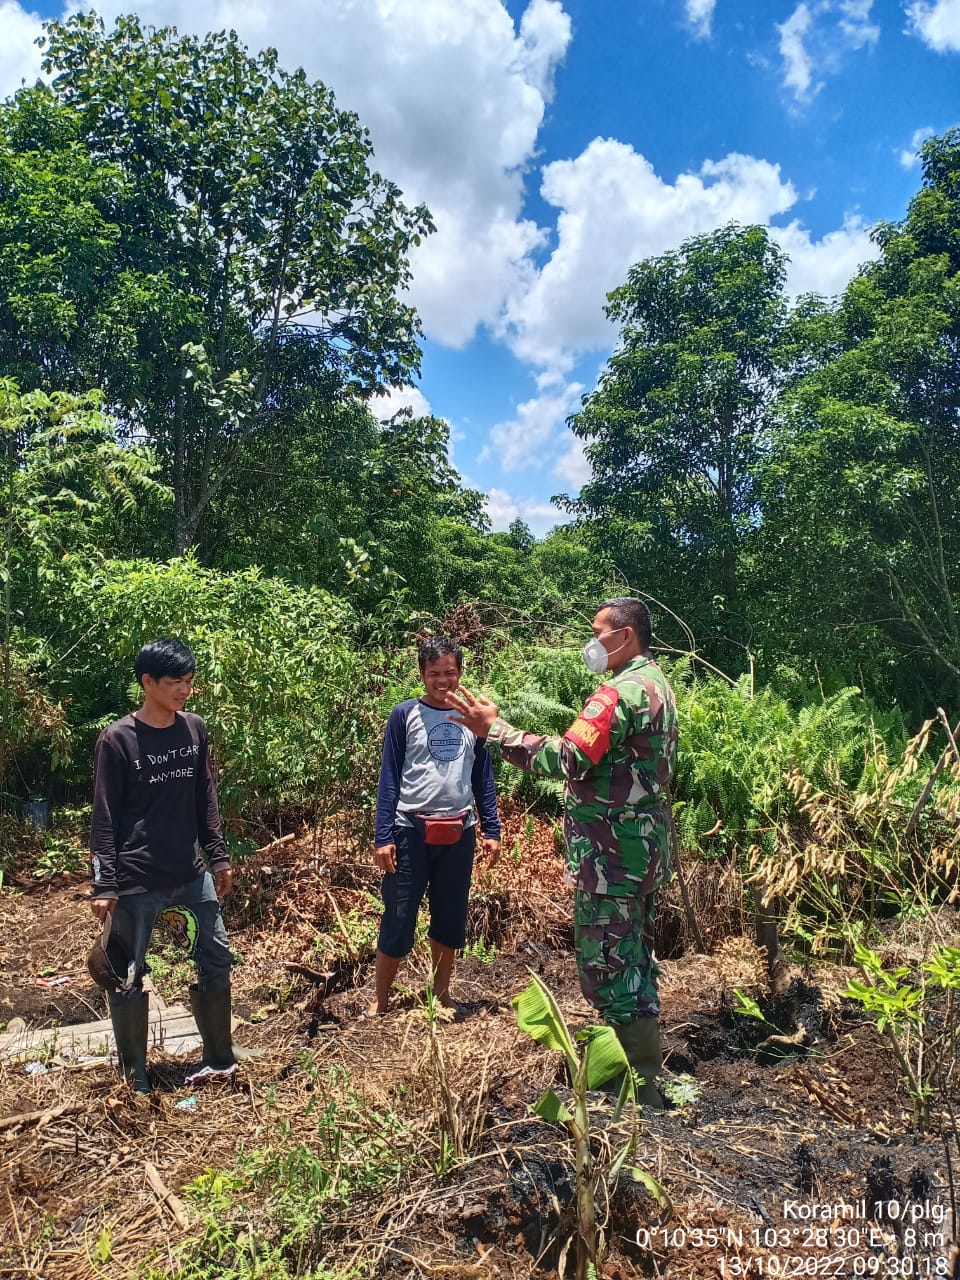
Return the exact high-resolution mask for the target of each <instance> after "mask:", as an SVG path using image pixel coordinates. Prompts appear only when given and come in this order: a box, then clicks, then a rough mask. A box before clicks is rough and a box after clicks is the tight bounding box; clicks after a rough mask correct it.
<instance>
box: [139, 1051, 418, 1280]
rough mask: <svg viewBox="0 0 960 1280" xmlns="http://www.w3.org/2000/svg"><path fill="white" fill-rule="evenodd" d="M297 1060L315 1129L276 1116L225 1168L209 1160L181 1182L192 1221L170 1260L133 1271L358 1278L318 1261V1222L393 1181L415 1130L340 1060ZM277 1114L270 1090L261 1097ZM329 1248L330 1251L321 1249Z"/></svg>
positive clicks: (178, 1278)
mask: <svg viewBox="0 0 960 1280" xmlns="http://www.w3.org/2000/svg"><path fill="white" fill-rule="evenodd" d="M301 1067H302V1069H303V1070H304V1071H305V1073H306V1074H307V1076H308V1077H309V1087H310V1088H311V1089H312V1090H313V1092H312V1094H311V1096H310V1098H309V1101H308V1102H307V1104H306V1111H305V1114H306V1116H307V1117H308V1118H311V1119H312V1122H313V1129H312V1132H311V1131H309V1130H308V1131H306V1132H304V1131H303V1130H302V1129H301V1130H300V1131H299V1132H298V1134H297V1135H296V1137H295V1136H294V1133H293V1126H292V1122H291V1121H290V1120H288V1119H282V1118H275V1119H274V1120H273V1123H272V1124H270V1126H269V1129H268V1130H266V1129H265V1131H263V1132H261V1133H258V1134H257V1135H256V1140H255V1143H254V1144H251V1145H249V1146H246V1145H245V1146H243V1147H241V1149H240V1151H239V1153H238V1155H237V1158H236V1160H235V1161H234V1163H233V1165H232V1166H231V1167H230V1168H228V1169H223V1170H213V1169H209V1170H207V1171H205V1172H204V1173H202V1174H201V1175H200V1176H199V1177H198V1178H195V1179H194V1181H193V1182H191V1183H190V1184H188V1186H186V1187H185V1188H184V1192H183V1194H184V1198H185V1200H186V1202H187V1203H188V1204H189V1205H190V1207H191V1208H192V1209H193V1211H194V1212H195V1214H196V1215H197V1217H198V1218H199V1222H200V1229H199V1231H198V1232H197V1233H196V1234H194V1235H193V1236H191V1237H190V1238H189V1239H187V1240H185V1241H184V1242H183V1243H182V1244H181V1245H180V1246H179V1248H178V1250H177V1255H176V1264H175V1267H174V1268H173V1269H164V1268H158V1267H155V1266H148V1267H146V1268H144V1269H143V1270H141V1272H140V1276H141V1280H208V1278H209V1277H210V1276H214V1275H215V1276H217V1277H218V1280H259V1278H262V1280H268V1278H269V1280H288V1278H289V1280H292V1278H293V1277H294V1276H296V1277H299V1278H300V1280H355V1278H356V1280H358V1278H359V1276H360V1274H361V1273H360V1272H358V1271H354V1270H338V1269H336V1268H330V1267H329V1266H325V1265H324V1264H323V1262H322V1255H323V1254H324V1252H325V1250H324V1247H323V1231H324V1229H325V1227H326V1226H327V1225H328V1224H329V1223H330V1221H331V1220H332V1219H334V1218H335V1217H338V1216H340V1215H342V1214H343V1213H344V1211H345V1210H347V1209H348V1207H349V1205H350V1204H351V1203H352V1202H354V1201H355V1200H357V1199H359V1198H362V1197H367V1196H374V1195H377V1194H380V1193H383V1192H385V1191H386V1190H387V1189H388V1188H390V1187H395V1186H398V1185H399V1184H400V1183H401V1182H402V1180H403V1178H404V1176H405V1173H406V1171H407V1169H408V1168H409V1167H410V1165H411V1163H412V1161H413V1160H414V1159H415V1158H416V1157H415V1154H414V1153H415V1148H416V1144H415V1141H414V1133H413V1131H412V1129H411V1127H410V1125H409V1123H408V1122H407V1121H405V1120H404V1119H402V1118H401V1117H400V1116H399V1115H398V1114H396V1113H395V1112H393V1111H381V1110H376V1109H373V1108H371V1107H370V1106H369V1105H368V1104H367V1102H366V1101H365V1100H364V1099H363V1098H362V1097H360V1095H359V1094H358V1093H357V1092H356V1091H355V1089H354V1088H353V1086H352V1085H351V1083H350V1079H349V1076H348V1075H347V1074H346V1072H345V1071H344V1070H343V1069H342V1068H338V1067H332V1068H330V1070H329V1071H328V1072H326V1073H325V1074H323V1075H321V1074H320V1073H319V1072H318V1071H317V1069H316V1066H315V1064H314V1063H313V1060H312V1059H311V1058H310V1057H309V1055H303V1057H302V1059H301ZM265 1104H266V1111H267V1113H268V1114H270V1113H273V1115H274V1116H276V1110H275V1109H276V1098H275V1096H274V1095H273V1094H271V1093H270V1091H268V1092H267V1094H266V1096H265ZM327 1252H328V1251H327Z"/></svg>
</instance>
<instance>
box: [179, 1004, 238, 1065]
mask: <svg viewBox="0 0 960 1280" xmlns="http://www.w3.org/2000/svg"><path fill="white" fill-rule="evenodd" d="M190 1009H191V1011H192V1012H193V1019H194V1022H196V1024H197V1030H198V1031H199V1032H200V1039H201V1040H202V1041H203V1061H202V1062H201V1063H200V1066H199V1068H198V1069H197V1070H196V1071H193V1072H191V1073H190V1075H188V1076H187V1078H186V1083H187V1084H195V1083H197V1082H199V1081H200V1080H206V1079H207V1078H208V1077H210V1076H232V1075H234V1073H235V1072H236V1070H237V1059H236V1055H235V1054H234V1051H233V1035H232V1031H231V1017H230V988H229V987H225V988H224V989H223V990H221V991H201V990H200V988H199V987H198V986H196V984H194V985H193V986H191V988H190Z"/></svg>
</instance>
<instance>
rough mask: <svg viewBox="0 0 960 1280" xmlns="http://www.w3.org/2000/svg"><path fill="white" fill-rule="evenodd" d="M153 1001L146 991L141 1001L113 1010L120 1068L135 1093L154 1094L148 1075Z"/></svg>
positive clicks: (111, 1009) (129, 1002)
mask: <svg viewBox="0 0 960 1280" xmlns="http://www.w3.org/2000/svg"><path fill="white" fill-rule="evenodd" d="M149 1012H150V1000H149V997H148V996H147V993H146V992H145V991H144V992H142V993H141V995H140V999H139V1000H124V1001H123V1002H122V1003H120V1004H112V1005H111V1006H110V1021H111V1022H112V1023H113V1038H114V1040H115V1041H116V1043H117V1065H118V1067H119V1069H120V1074H121V1075H122V1076H123V1078H124V1080H129V1082H130V1083H131V1084H132V1085H133V1089H134V1092H135V1093H149V1092H150V1077H149V1076H148V1075H147V1022H148V1018H149Z"/></svg>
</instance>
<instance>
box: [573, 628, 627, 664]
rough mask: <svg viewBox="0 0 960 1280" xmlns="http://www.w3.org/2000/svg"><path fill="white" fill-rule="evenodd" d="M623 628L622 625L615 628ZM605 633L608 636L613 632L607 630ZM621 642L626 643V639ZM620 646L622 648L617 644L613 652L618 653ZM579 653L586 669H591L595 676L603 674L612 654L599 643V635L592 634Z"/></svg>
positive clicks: (621, 646) (620, 629) (619, 629)
mask: <svg viewBox="0 0 960 1280" xmlns="http://www.w3.org/2000/svg"><path fill="white" fill-rule="evenodd" d="M623 629H624V628H622V627H617V628H616V630H617V631H622V630H623ZM606 634H607V635H608V636H609V635H613V632H612V631H608V632H607V633H606ZM623 643H624V644H626V641H624V642H623ZM622 648H623V645H622V644H619V645H617V647H616V649H614V651H613V653H619V652H620V650H621V649H622ZM580 653H581V655H582V657H583V660H584V662H585V663H586V665H587V670H588V671H592V672H593V674H594V675H595V676H602V675H603V673H604V672H605V671H606V669H607V667H609V665H610V659H611V658H612V657H613V654H612V653H608V652H607V650H606V649H605V648H604V647H603V645H602V644H601V643H600V637H599V636H594V637H593V639H592V640H588V641H587V643H586V644H585V645H584V646H583V648H582V649H581V650H580Z"/></svg>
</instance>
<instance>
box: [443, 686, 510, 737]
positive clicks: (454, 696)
mask: <svg viewBox="0 0 960 1280" xmlns="http://www.w3.org/2000/svg"><path fill="white" fill-rule="evenodd" d="M446 702H447V706H448V707H450V708H451V710H452V713H453V714H451V715H449V716H448V717H447V719H448V720H455V721H456V722H457V723H458V724H462V725H463V727H464V728H465V729H469V730H470V732H471V733H474V734H476V736H477V737H478V738H485V737H486V736H487V734H488V733H489V732H490V726H491V725H492V724H493V722H494V720H496V718H497V710H498V708H497V706H496V703H493V702H491V701H490V699H489V698H485V697H484V696H483V695H482V694H479V693H477V694H474V693H471V692H470V690H469V689H467V688H465V687H464V685H460V687H459V688H458V689H457V690H456V692H455V693H448V694H446Z"/></svg>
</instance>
